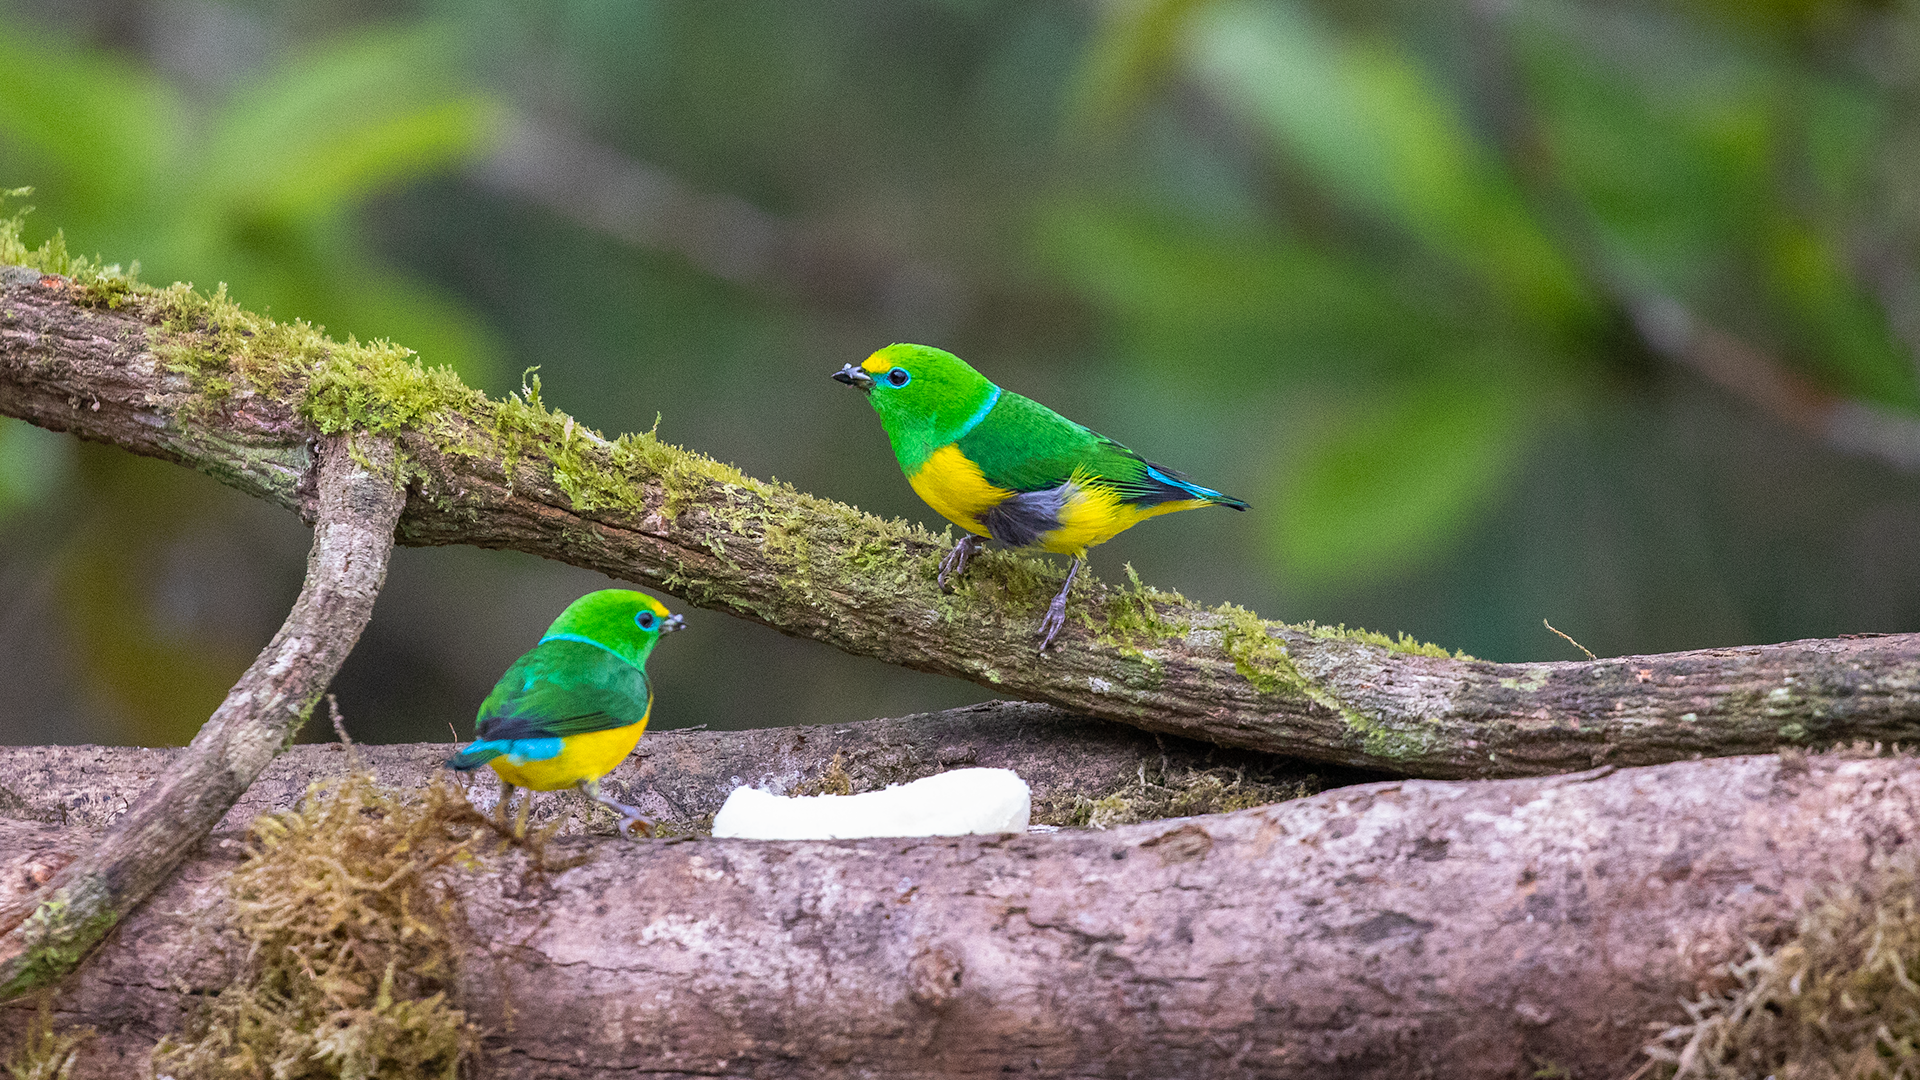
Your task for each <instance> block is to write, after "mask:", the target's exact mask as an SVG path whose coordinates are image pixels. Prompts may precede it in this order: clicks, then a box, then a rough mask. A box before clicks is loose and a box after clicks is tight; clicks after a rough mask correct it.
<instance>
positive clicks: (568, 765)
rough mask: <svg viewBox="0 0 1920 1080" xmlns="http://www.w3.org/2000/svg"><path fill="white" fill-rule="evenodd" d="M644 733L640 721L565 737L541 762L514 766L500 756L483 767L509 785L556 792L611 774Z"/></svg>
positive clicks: (642, 722) (643, 727)
mask: <svg viewBox="0 0 1920 1080" xmlns="http://www.w3.org/2000/svg"><path fill="white" fill-rule="evenodd" d="M647 711H648V714H649V715H651V714H652V711H653V710H652V708H651V707H649V708H648V710H647ZM646 730H647V722H646V721H645V720H641V721H640V722H639V723H637V724H628V725H627V726H626V727H618V728H611V729H609V730H606V731H589V732H587V733H585V734H583V735H568V736H566V737H564V738H563V739H561V741H560V747H561V748H560V753H559V755H558V756H555V757H550V758H548V759H546V760H545V761H529V762H527V763H526V764H524V765H515V764H514V763H513V762H511V761H508V760H507V759H506V758H504V757H497V758H494V759H493V760H492V761H489V762H487V764H489V765H491V766H493V771H494V772H497V773H499V774H500V779H502V780H505V781H506V782H507V783H509V784H513V785H515V786H517V787H523V788H532V789H533V790H535V791H559V790H561V789H563V788H570V787H572V786H574V785H575V784H578V783H579V782H580V781H582V780H598V779H600V778H601V777H603V776H605V775H607V774H608V773H610V772H612V771H613V769H614V766H616V765H618V764H620V763H621V762H622V761H625V760H626V759H627V755H628V754H631V753H633V748H634V747H635V746H637V745H638V744H639V742H640V735H641V733H642V732H644V731H646Z"/></svg>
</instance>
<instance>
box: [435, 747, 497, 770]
mask: <svg viewBox="0 0 1920 1080" xmlns="http://www.w3.org/2000/svg"><path fill="white" fill-rule="evenodd" d="M506 752H507V750H506V745H505V744H503V743H497V742H477V743H474V744H473V745H472V746H469V747H467V748H466V749H465V750H462V751H460V752H459V753H457V754H455V755H453V756H452V757H450V758H448V759H447V768H449V769H458V770H460V771H461V772H466V771H467V770H469V769H477V768H479V767H480V766H482V765H485V764H486V763H487V762H489V761H492V760H493V759H494V758H497V757H499V756H500V755H501V754H504V753H506Z"/></svg>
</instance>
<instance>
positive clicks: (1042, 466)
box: [959, 392, 1145, 491]
mask: <svg viewBox="0 0 1920 1080" xmlns="http://www.w3.org/2000/svg"><path fill="white" fill-rule="evenodd" d="M959 445H960V452H961V453H963V454H965V455H967V457H968V458H969V459H971V460H972V461H973V462H974V463H975V464H976V465H979V466H980V471H981V472H982V473H983V474H985V476H986V478H987V482H988V483H990V484H992V485H994V486H995V487H1003V488H1007V489H1008V490H1010V491H1039V490H1042V489H1044V488H1050V487H1055V486H1057V485H1059V484H1062V483H1064V482H1065V481H1066V480H1067V478H1068V477H1070V476H1072V475H1073V474H1074V473H1075V472H1079V473H1080V474H1081V475H1082V476H1087V477H1101V478H1113V479H1121V478H1132V477H1133V476H1135V475H1137V474H1139V473H1140V472H1141V471H1142V470H1143V469H1144V468H1145V466H1144V465H1143V464H1142V463H1141V462H1140V460H1139V458H1137V457H1135V456H1133V453H1132V452H1131V451H1129V450H1128V449H1127V448H1126V447H1124V446H1121V445H1120V444H1118V443H1116V442H1114V441H1113V440H1111V439H1108V438H1106V437H1104V436H1102V435H1098V434H1096V433H1094V432H1093V431H1090V430H1088V429H1087V428H1085V427H1083V426H1082V425H1080V424H1076V423H1074V422H1073V421H1071V420H1069V419H1067V418H1066V417H1064V416H1061V415H1060V414H1059V413H1057V412H1054V411H1053V410H1052V409H1049V408H1047V407H1046V406H1045V405H1042V404H1040V403H1039V402H1037V401H1035V400H1033V399H1032V398H1028V397H1023V396H1021V395H1019V394H1015V393H1011V392H1008V393H1004V394H1001V395H1000V401H999V403H998V404H996V405H995V406H994V407H993V411H992V412H989V413H988V414H987V415H986V418H985V419H983V420H982V421H981V422H980V423H979V424H978V425H977V426H976V427H974V429H973V430H972V431H970V432H968V433H967V434H966V435H965V436H963V437H962V438H961V439H960V442H959Z"/></svg>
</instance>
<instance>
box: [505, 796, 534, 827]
mask: <svg viewBox="0 0 1920 1080" xmlns="http://www.w3.org/2000/svg"><path fill="white" fill-rule="evenodd" d="M508 787H509V789H511V787H512V785H508ZM532 810H533V789H532V788H528V789H527V793H526V794H525V795H522V796H520V809H519V810H518V811H517V812H515V814H514V815H513V838H514V839H515V840H524V839H526V836H527V814H528V813H530V812H531V811H532Z"/></svg>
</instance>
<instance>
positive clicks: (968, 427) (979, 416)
mask: <svg viewBox="0 0 1920 1080" xmlns="http://www.w3.org/2000/svg"><path fill="white" fill-rule="evenodd" d="M988 385H989V386H992V385H993V384H992V383H989V384H988ZM998 404H1000V388H999V387H998V386H994V387H993V393H991V394H988V395H987V400H985V401H983V402H981V403H980V407H979V408H978V409H975V410H974V411H973V415H972V416H969V417H967V422H966V423H964V424H961V425H960V432H959V434H957V435H955V436H954V438H955V439H956V440H957V439H964V438H966V437H967V432H969V431H972V430H973V429H974V428H977V427H979V426H980V421H982V420H985V419H986V418H987V414H988V413H990V412H992V411H993V407H994V406H995V405H998Z"/></svg>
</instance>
